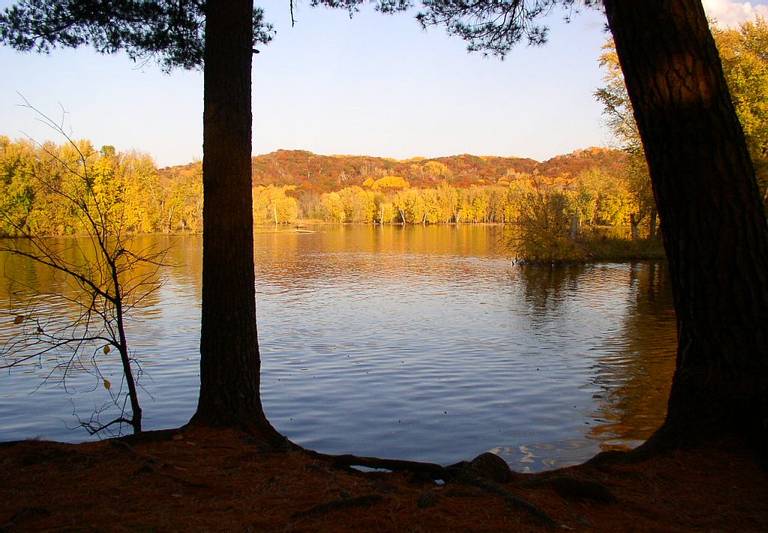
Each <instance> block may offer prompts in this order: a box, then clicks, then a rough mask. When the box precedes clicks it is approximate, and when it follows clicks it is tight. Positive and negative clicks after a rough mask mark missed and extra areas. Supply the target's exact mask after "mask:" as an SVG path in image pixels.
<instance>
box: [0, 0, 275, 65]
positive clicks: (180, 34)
mask: <svg viewBox="0 0 768 533" xmlns="http://www.w3.org/2000/svg"><path fill="white" fill-rule="evenodd" d="M205 5H206V3H205V1H204V0H153V1H146V0H21V1H19V2H16V3H15V4H14V5H12V6H11V7H9V8H6V9H5V10H4V11H3V12H2V13H0V44H5V45H9V46H11V47H13V48H15V49H17V50H21V51H37V52H43V53H49V52H50V51H51V50H53V49H55V48H59V47H61V48H77V47H79V46H87V45H90V46H92V47H93V48H94V49H95V50H96V51H97V52H100V53H102V54H114V53H117V52H119V51H121V50H122V51H125V52H126V53H127V54H128V57H130V58H131V59H133V60H134V61H139V60H154V61H156V62H157V63H158V64H159V65H160V66H161V67H162V68H163V69H164V70H171V69H173V68H183V69H197V68H200V67H202V65H203V47H204V42H205V41H204V39H205V24H204V23H205ZM273 34H274V31H273V29H272V26H271V25H269V24H267V23H265V22H264V18H263V12H262V10H261V9H259V8H257V9H254V10H253V44H254V46H256V45H258V44H265V43H267V42H269V41H270V40H271V39H272V36H273Z"/></svg>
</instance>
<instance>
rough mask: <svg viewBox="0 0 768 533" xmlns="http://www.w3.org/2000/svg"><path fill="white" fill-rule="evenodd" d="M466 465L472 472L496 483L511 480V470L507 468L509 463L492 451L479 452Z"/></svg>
mask: <svg viewBox="0 0 768 533" xmlns="http://www.w3.org/2000/svg"><path fill="white" fill-rule="evenodd" d="M467 467H468V468H469V470H471V471H472V473H473V474H475V475H477V476H479V477H481V478H485V479H488V480H490V481H495V482H496V483H507V482H509V481H512V470H510V469H509V465H508V464H507V462H506V461H505V460H504V459H502V458H501V457H499V456H498V455H496V454H494V453H490V452H486V453H481V454H480V455H478V456H477V457H475V458H474V459H472V460H471V461H470V462H469V465H467Z"/></svg>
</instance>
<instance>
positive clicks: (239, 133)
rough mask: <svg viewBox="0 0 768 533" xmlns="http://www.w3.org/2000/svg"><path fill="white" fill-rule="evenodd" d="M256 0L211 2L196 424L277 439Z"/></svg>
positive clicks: (207, 11)
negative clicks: (254, 141)
mask: <svg viewBox="0 0 768 533" xmlns="http://www.w3.org/2000/svg"><path fill="white" fill-rule="evenodd" d="M252 10H253V0H230V1H224V0H208V2H207V5H206V26H205V33H206V35H205V71H204V86H205V94H204V110H203V191H204V194H203V197H204V204H203V305H202V331H201V339H200V398H199V401H198V406H197V412H196V413H195V416H194V417H193V422H197V423H203V424H208V425H217V426H237V427H244V428H248V429H251V430H258V431H266V432H269V433H270V434H271V433H274V430H273V429H272V428H271V426H270V425H269V423H268V422H267V420H266V418H265V416H264V412H263V409H262V406H261V399H260V395H259V372H260V360H259V346H258V339H257V336H256V298H255V287H254V264H253V209H252V198H251V58H252V31H253V29H252V25H251V13H252Z"/></svg>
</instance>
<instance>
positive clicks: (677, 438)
mask: <svg viewBox="0 0 768 533" xmlns="http://www.w3.org/2000/svg"><path fill="white" fill-rule="evenodd" d="M587 3H593V2H587ZM555 5H561V6H566V7H568V6H571V5H573V2H572V1H568V0H562V1H557V0H550V1H536V2H533V1H531V2H526V1H525V0H517V1H512V2H503V3H499V2H490V1H480V2H472V3H469V4H467V3H464V2H453V1H448V0H427V1H425V2H424V6H425V10H424V12H423V13H422V14H421V15H420V20H421V21H422V23H423V24H425V25H445V26H446V27H447V28H448V31H449V33H452V34H456V35H458V36H460V37H462V38H464V39H466V40H467V42H468V43H469V48H470V50H477V51H483V52H486V53H490V54H496V55H499V56H503V55H504V54H506V53H507V52H508V51H509V49H510V47H511V46H512V45H513V44H515V43H516V42H518V41H519V40H521V39H523V38H527V39H528V41H530V42H533V43H541V42H543V41H544V40H545V38H546V30H545V29H544V28H543V27H542V26H541V25H539V24H537V23H536V19H537V18H538V17H539V16H540V15H542V14H543V13H544V12H546V11H547V10H549V9H550V8H551V7H552V6H555ZM602 5H603V6H604V9H605V13H606V15H607V18H608V25H609V28H610V30H611V33H612V35H613V39H614V41H615V43H616V51H617V55H618V59H619V63H620V65H621V70H622V73H623V76H624V80H625V81H626V85H627V92H628V94H629V98H630V102H631V104H632V108H633V110H634V117H635V120H636V123H637V126H638V131H639V133H640V139H641V140H642V144H643V148H644V151H645V156H646V159H647V162H648V168H649V172H650V176H651V181H652V185H653V191H654V196H655V198H656V205H657V206H658V210H659V214H660V217H661V230H662V236H663V241H664V248H665V250H666V254H667V258H668V261H669V269H670V274H671V278H672V290H673V295H674V302H675V311H676V313H677V320H678V351H677V365H676V370H675V376H674V380H673V385H672V390H671V394H670V398H669V406H668V413H667V418H666V421H665V423H664V424H663V426H662V428H660V429H659V431H657V432H656V434H655V435H654V437H652V438H651V440H650V441H649V444H648V446H646V449H653V448H654V446H662V447H663V446H670V445H673V446H674V445H679V444H683V443H690V442H696V441H699V440H701V439H706V438H709V437H711V436H714V435H720V434H722V433H723V432H733V433H735V434H740V435H745V436H747V437H749V438H750V439H753V441H755V442H759V443H762V444H761V445H762V446H765V443H766V441H767V440H768V439H766V434H767V433H768V331H767V330H766V328H765V327H764V326H765V324H766V323H768V226H767V225H766V218H765V212H764V210H763V207H762V205H761V198H760V195H759V192H758V187H757V182H756V179H755V172H754V168H753V165H752V161H751V159H750V156H749V151H748V148H747V143H746V141H745V138H744V132H743V129H742V127H741V124H740V123H739V120H738V118H737V115H736V110H735V108H734V105H733V102H732V100H731V97H730V94H729V91H728V87H727V85H726V82H725V78H724V76H723V68H722V64H721V61H720V58H719V56H718V53H717V49H716V47H715V42H714V40H713V38H712V34H711V32H710V29H709V26H708V23H707V18H706V15H705V13H704V9H703V7H702V5H701V2H700V0H677V1H671V0H646V1H644V2H634V1H630V0H604V1H603V2H602Z"/></svg>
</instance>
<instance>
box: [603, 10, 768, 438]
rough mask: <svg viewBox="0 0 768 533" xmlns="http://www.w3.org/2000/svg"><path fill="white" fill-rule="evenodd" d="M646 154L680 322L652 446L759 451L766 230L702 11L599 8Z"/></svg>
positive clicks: (764, 403)
mask: <svg viewBox="0 0 768 533" xmlns="http://www.w3.org/2000/svg"><path fill="white" fill-rule="evenodd" d="M604 5H605V10H606V14H607V16H608V21H609V26H610V28H611V31H612V33H613V37H614V40H615V42H616V50H617V52H618V55H619V60H620V62H621V67H622V70H623V72H624V79H625V81H626V84H627V90H628V92H629V96H630V99H631V101H632V106H633V108H634V112H635V118H636V120H637V125H638V128H639V130H640V135H641V137H642V140H643V145H644V147H645V154H646V157H647V160H648V166H649V169H650V174H651V179H652V182H653V191H654V195H655V197H656V203H657V205H658V210H659V215H660V219H661V232H662V237H663V239H664V247H665V249H666V253H667V258H668V260H669V268H670V273H671V278H672V288H673V294H674V302H675V310H676V312H677V322H678V342H679V344H678V352H677V369H676V371H675V376H674V381H673V385H672V391H671V394H670V398H669V409H668V414H667V419H666V422H665V424H664V426H663V427H662V428H661V430H660V431H659V432H657V433H656V435H655V438H653V439H652V440H651V443H656V444H661V445H679V444H685V443H687V442H695V441H698V440H700V439H702V438H709V437H713V436H717V435H720V434H723V433H725V432H733V431H735V432H738V433H741V434H744V433H747V434H748V435H749V436H750V437H758V438H760V439H761V440H762V441H763V443H764V442H765V441H764V440H763V439H765V433H766V424H767V423H768V417H767V413H768V409H767V407H768V228H767V227H766V220H765V214H764V212H763V207H762V205H761V204H760V198H759V195H758V189H757V184H756V181H755V174H754V171H753V167H752V163H751V161H750V158H749V154H748V152H747V146H746V143H745V142H744V135H743V133H742V130H741V126H740V124H739V122H738V119H737V117H736V113H735V110H734V107H733V105H732V103H731V99H730V96H729V94H728V88H727V86H726V84H725V79H724V77H723V73H722V67H721V64H720V59H719V57H718V54H717V50H716V48H715V44H714V41H713V39H712V36H711V34H710V31H709V27H708V25H707V20H706V17H705V15H704V10H703V9H702V6H701V2H700V0H674V1H673V0H643V1H642V2H638V1H633V0H605V2H604Z"/></svg>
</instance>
